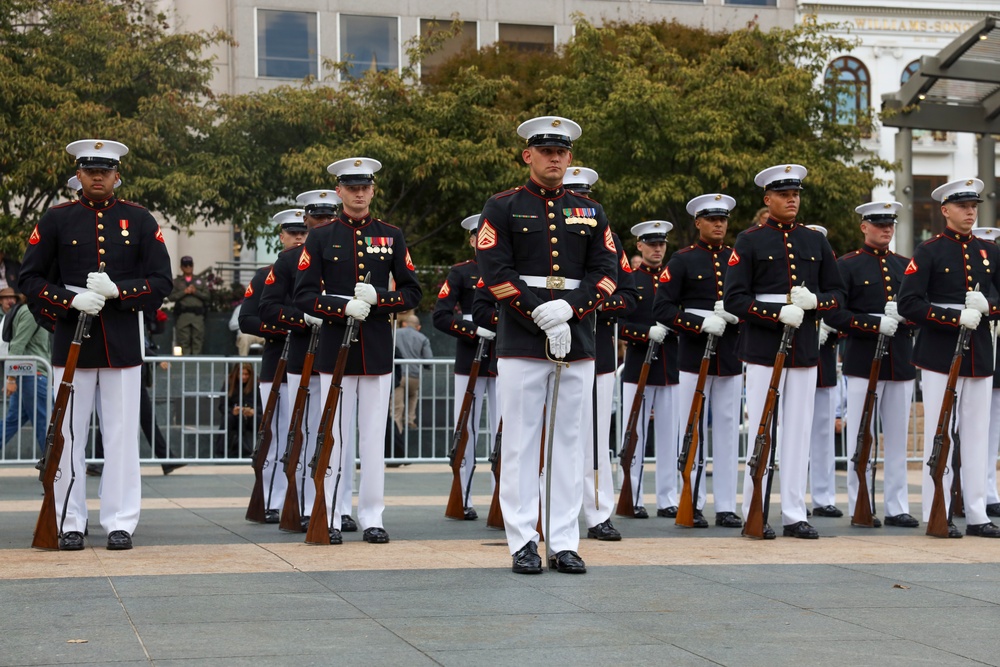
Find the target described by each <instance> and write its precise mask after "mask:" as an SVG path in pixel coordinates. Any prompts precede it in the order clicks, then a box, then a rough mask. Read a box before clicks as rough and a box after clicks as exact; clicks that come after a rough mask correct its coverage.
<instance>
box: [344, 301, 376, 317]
mask: <svg viewBox="0 0 1000 667" xmlns="http://www.w3.org/2000/svg"><path fill="white" fill-rule="evenodd" d="M371 310H372V307H371V306H370V305H368V303H366V302H365V301H360V300H358V299H351V300H350V301H348V302H347V305H346V306H344V314H345V315H347V316H348V317H353V318H354V319H356V320H361V321H362V322H363V321H364V320H365V318H366V317H368V313H370V312H371Z"/></svg>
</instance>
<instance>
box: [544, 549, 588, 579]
mask: <svg viewBox="0 0 1000 667" xmlns="http://www.w3.org/2000/svg"><path fill="white" fill-rule="evenodd" d="M549 568H551V569H553V570H555V571H556V572H565V573H566V574H583V573H584V572H586V571H587V566H586V564H584V562H583V559H582V558H580V554H578V553H576V552H575V551H570V550H568V549H567V550H566V551H560V552H559V553H557V554H556V555H554V556H549Z"/></svg>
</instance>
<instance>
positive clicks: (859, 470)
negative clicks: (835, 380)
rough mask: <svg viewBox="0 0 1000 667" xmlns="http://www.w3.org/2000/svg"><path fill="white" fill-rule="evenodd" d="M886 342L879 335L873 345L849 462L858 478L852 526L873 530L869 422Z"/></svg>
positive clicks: (872, 439)
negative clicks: (869, 476)
mask: <svg viewBox="0 0 1000 667" xmlns="http://www.w3.org/2000/svg"><path fill="white" fill-rule="evenodd" d="M888 342H889V338H888V337H887V336H885V335H883V334H879V337H878V342H877V343H876V344H875V357H874V359H872V367H871V370H869V371H868V390H867V392H866V393H865V405H864V407H863V408H862V410H861V421H860V422H859V423H858V439H857V446H856V447H855V449H854V456H853V457H851V462H852V463H854V474H855V475H857V477H858V495H857V497H856V498H855V499H854V516H852V517H851V525H852V526H868V527H869V528H874V527H875V518H874V514H873V508H874V507H875V461H872V489H871V493H870V495H871V497H870V498H869V491H868V460H869V459H870V458H871V457H872V443H873V442H874V440H875V436H874V434H873V433H872V431H873V429H872V421H874V419H875V406H876V403H877V401H878V394H877V393H876V389H877V388H878V376H879V373H881V372H882V357H884V356H885V351H886V347H887V343H888Z"/></svg>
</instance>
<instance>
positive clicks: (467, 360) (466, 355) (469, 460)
mask: <svg viewBox="0 0 1000 667" xmlns="http://www.w3.org/2000/svg"><path fill="white" fill-rule="evenodd" d="M461 224H462V229H464V230H466V231H468V232H469V244H470V245H471V246H472V247H473V248H475V247H476V230H477V229H478V227H479V214H478V213H477V214H476V215H470V216H469V217H467V218H465V219H464V220H462V223H461ZM478 282H479V264H477V263H476V260H474V259H469V260H466V261H464V262H461V263H459V264H456V265H454V266H453V267H451V270H450V271H449V272H448V276H447V278H445V281H444V284H443V285H442V286H441V289H440V290H439V291H438V298H437V302H435V304H434V312H433V314H432V319H433V322H434V328H435V329H437V330H438V331H443V332H444V333H446V334H448V335H449V336H453V337H454V338H455V339H456V343H455V387H454V391H455V402H454V420H455V422H456V424H457V423H458V417H459V413H460V412H461V411H462V401H463V400H464V399H465V391H466V388H467V387H468V384H469V373H470V372H471V371H472V363H473V361H474V360H475V356H476V348H477V347H479V339H480V338H485V339H487V340H493V339H494V338H496V333H495V332H493V331H491V330H490V329H487V328H486V327H480V326H477V325H476V324H475V322H473V319H472V301H473V297H474V296H475V293H476V283H478ZM486 349H487V354H486V356H485V357H484V358H483V359H482V361H481V362H480V368H479V377H478V378H477V379H476V386H475V388H474V395H475V398H474V399H473V403H472V411H471V412H470V413H469V424H468V428H469V444H468V445H467V446H466V448H465V459H463V461H462V464H461V465H462V467H461V473H460V475H461V480H462V488H463V489H465V497H464V503H463V504H464V507H465V518H466V520H470V521H471V520H473V519H477V518H479V515H478V514H477V513H476V509H475V507H473V504H472V474H473V472H475V469H476V443H478V442H479V421H480V420H479V417H480V415H481V414H482V410H483V399H485V400H486V405H487V409H488V410H489V413H488V415H489V417H488V418H489V424H490V432H491V433H496V432H497V428H498V427H499V425H500V410H499V406H498V405H497V388H496V387H497V382H496V371H495V370H493V369H491V368H490V367H491V366H492V365H493V357H494V356H495V355H494V354H493V344H492V343H490V344H488V345H487V348H486ZM490 479H491V480H492V479H493V478H492V477H490Z"/></svg>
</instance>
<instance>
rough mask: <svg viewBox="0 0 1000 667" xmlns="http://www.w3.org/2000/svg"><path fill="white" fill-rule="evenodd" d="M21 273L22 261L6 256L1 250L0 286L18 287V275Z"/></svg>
mask: <svg viewBox="0 0 1000 667" xmlns="http://www.w3.org/2000/svg"><path fill="white" fill-rule="evenodd" d="M20 274H21V262H18V261H15V260H13V259H11V258H10V257H5V256H4V254H3V253H2V252H0V288H4V287H12V288H14V289H15V290H16V289H17V277H18V276H19V275H20Z"/></svg>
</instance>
